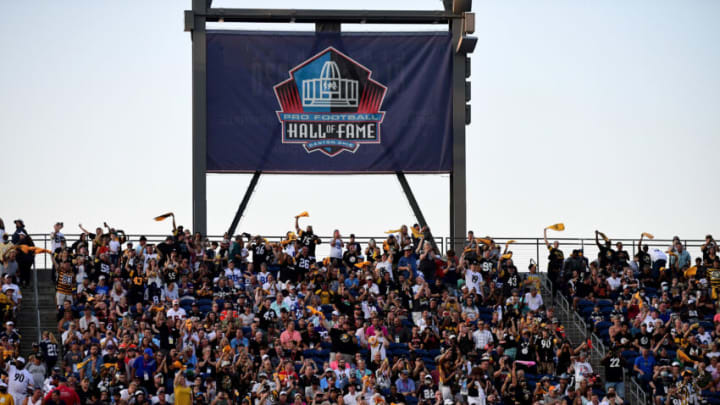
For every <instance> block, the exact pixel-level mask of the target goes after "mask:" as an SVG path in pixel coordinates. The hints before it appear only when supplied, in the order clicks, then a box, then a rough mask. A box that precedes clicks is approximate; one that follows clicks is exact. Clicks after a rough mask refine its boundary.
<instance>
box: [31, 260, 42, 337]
mask: <svg viewBox="0 0 720 405" xmlns="http://www.w3.org/2000/svg"><path fill="white" fill-rule="evenodd" d="M32 273H33V289H34V291H35V316H36V318H37V319H36V322H37V341H38V342H40V340H41V337H42V335H41V331H40V328H41V325H40V293H39V291H38V277H37V269H36V268H35V263H33V265H32Z"/></svg>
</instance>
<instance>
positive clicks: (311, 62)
mask: <svg viewBox="0 0 720 405" xmlns="http://www.w3.org/2000/svg"><path fill="white" fill-rule="evenodd" d="M289 74H290V78H289V79H287V80H285V81H283V82H281V83H279V84H277V85H275V87H274V90H275V96H276V97H277V99H278V103H280V108H281V109H282V111H278V112H277V115H278V119H279V120H280V122H281V123H282V142H283V143H298V144H302V145H303V147H304V148H305V151H307V153H311V152H315V151H320V152H322V153H324V154H325V155H327V156H330V157H333V156H336V155H338V154H339V153H341V152H343V151H349V152H353V153H355V151H357V150H358V148H359V147H360V145H362V144H373V143H375V144H377V143H380V124H381V123H382V121H383V117H384V116H385V112H384V111H380V106H381V105H382V102H383V99H384V98H385V93H386V92H387V87H385V86H383V85H382V84H380V83H378V82H376V81H375V80H373V79H371V76H372V72H371V71H370V70H369V69H368V68H366V67H365V66H363V65H361V64H359V63H358V62H356V61H355V60H353V59H352V58H350V57H349V56H347V55H345V54H343V53H342V52H340V51H338V50H336V49H335V48H333V47H329V48H326V49H325V50H323V51H322V52H320V53H318V54H317V55H315V56H313V57H311V58H310V59H308V60H306V61H305V62H303V63H301V64H299V65H298V66H296V67H294V68H293V69H292V70H290V72H289Z"/></svg>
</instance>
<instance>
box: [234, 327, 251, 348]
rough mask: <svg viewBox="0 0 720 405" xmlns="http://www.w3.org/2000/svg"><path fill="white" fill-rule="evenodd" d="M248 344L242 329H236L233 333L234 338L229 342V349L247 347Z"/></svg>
mask: <svg viewBox="0 0 720 405" xmlns="http://www.w3.org/2000/svg"><path fill="white" fill-rule="evenodd" d="M249 344H250V341H249V340H248V339H247V338H246V337H245V336H244V334H243V330H242V328H238V329H237V330H236V331H235V337H234V338H233V339H232V340H231V341H230V347H232V349H233V350H235V349H237V348H238V346H241V345H242V346H245V347H248V345H249Z"/></svg>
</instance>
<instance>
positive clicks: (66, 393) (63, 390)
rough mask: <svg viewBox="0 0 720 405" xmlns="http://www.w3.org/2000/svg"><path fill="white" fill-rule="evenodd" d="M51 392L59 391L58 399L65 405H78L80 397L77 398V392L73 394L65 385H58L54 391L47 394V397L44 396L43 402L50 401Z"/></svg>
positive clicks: (72, 390)
mask: <svg viewBox="0 0 720 405" xmlns="http://www.w3.org/2000/svg"><path fill="white" fill-rule="evenodd" d="M53 391H60V399H61V400H63V401H65V404H66V405H80V397H79V396H78V394H77V392H75V390H74V389H72V388H70V387H68V386H67V385H60V386H59V387H57V388H55V389H54V390H52V391H50V392H48V393H47V395H45V398H44V399H43V402H45V401H49V400H50V398H51V397H52V393H53Z"/></svg>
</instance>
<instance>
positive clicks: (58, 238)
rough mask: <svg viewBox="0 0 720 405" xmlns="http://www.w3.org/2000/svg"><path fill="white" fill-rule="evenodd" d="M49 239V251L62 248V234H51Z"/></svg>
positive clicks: (63, 237)
mask: <svg viewBox="0 0 720 405" xmlns="http://www.w3.org/2000/svg"><path fill="white" fill-rule="evenodd" d="M50 237H51V238H52V239H51V240H50V249H52V251H53V252H54V251H56V250H57V249H59V248H61V247H62V241H63V240H64V239H65V235H63V234H62V232H54V233H51V234H50ZM0 238H2V235H0Z"/></svg>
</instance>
